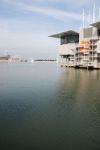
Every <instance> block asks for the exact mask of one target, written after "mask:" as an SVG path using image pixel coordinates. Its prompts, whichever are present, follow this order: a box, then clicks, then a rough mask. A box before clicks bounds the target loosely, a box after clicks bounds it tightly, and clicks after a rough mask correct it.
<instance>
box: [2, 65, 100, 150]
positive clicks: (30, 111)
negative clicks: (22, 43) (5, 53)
mask: <svg viewBox="0 0 100 150" xmlns="http://www.w3.org/2000/svg"><path fill="white" fill-rule="evenodd" d="M0 70H1V71H0V149H2V150H6V149H7V150H8V149H9V150H42V149H43V150H49V149H50V150H53V149H54V150H100V71H87V70H75V69H69V68H59V67H57V65H56V64H53V63H47V64H45V63H42V64H41V63H35V64H27V63H26V64H7V63H5V64H3V63H1V64H0Z"/></svg>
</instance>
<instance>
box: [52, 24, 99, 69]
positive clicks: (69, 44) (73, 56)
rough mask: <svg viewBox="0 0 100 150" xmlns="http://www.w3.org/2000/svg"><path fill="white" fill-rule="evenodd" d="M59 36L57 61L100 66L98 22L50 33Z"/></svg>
mask: <svg viewBox="0 0 100 150" xmlns="http://www.w3.org/2000/svg"><path fill="white" fill-rule="evenodd" d="M50 37H54V38H60V45H59V57H60V59H59V62H60V64H61V65H62V66H72V67H79V68H89V67H91V68H97V69H99V68H100V22H96V23H93V24H91V25H90V26H89V27H88V28H82V29H80V31H79V33H78V32H75V31H73V30H69V31H66V32H62V33H58V34H54V35H51V36H50Z"/></svg>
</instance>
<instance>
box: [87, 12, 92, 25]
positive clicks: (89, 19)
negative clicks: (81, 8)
mask: <svg viewBox="0 0 100 150" xmlns="http://www.w3.org/2000/svg"><path fill="white" fill-rule="evenodd" d="M90 22H91V18H90V10H89V14H88V24H90Z"/></svg>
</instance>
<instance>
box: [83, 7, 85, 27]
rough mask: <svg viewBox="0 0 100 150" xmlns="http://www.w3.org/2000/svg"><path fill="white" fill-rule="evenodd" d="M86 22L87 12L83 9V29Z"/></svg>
mask: <svg viewBox="0 0 100 150" xmlns="http://www.w3.org/2000/svg"><path fill="white" fill-rule="evenodd" d="M84 21H85V12H84V8H83V28H84V27H85V23H84Z"/></svg>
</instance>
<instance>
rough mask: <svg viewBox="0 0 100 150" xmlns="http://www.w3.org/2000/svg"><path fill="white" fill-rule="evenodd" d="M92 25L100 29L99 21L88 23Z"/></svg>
mask: <svg viewBox="0 0 100 150" xmlns="http://www.w3.org/2000/svg"><path fill="white" fill-rule="evenodd" d="M90 25H91V26H93V27H96V28H98V29H100V21H98V22H95V23H92V24H90Z"/></svg>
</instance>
